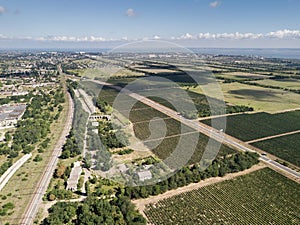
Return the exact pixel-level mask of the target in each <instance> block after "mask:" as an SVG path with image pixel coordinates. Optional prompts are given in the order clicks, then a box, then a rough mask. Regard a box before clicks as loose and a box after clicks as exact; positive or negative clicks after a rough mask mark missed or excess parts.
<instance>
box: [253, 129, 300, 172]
mask: <svg viewBox="0 0 300 225" xmlns="http://www.w3.org/2000/svg"><path fill="white" fill-rule="evenodd" d="M252 145H253V146H255V147H258V148H261V149H263V150H264V151H266V152H269V153H271V154H273V155H276V156H278V157H279V158H281V159H284V160H286V161H288V162H291V163H293V164H294V165H296V166H299V167H300V154H299V146H300V134H299V133H297V134H292V135H288V136H283V137H278V138H273V139H270V140H265V141H260V142H255V143H252Z"/></svg>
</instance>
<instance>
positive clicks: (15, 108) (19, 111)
mask: <svg viewBox="0 0 300 225" xmlns="http://www.w3.org/2000/svg"><path fill="white" fill-rule="evenodd" d="M25 110H26V105H24V104H19V105H3V106H1V107H0V128H5V127H10V126H15V125H16V124H17V122H18V120H20V119H21V118H22V116H23V114H24V112H25Z"/></svg>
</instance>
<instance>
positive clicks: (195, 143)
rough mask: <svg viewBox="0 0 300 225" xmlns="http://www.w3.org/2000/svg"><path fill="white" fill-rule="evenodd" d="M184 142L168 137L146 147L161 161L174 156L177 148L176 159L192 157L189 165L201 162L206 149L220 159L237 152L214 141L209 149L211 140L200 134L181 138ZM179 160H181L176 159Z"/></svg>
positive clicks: (152, 142) (147, 143)
mask: <svg viewBox="0 0 300 225" xmlns="http://www.w3.org/2000/svg"><path fill="white" fill-rule="evenodd" d="M181 138H182V140H181V141H180V142H179V140H180V137H179V136H178V137H166V138H164V139H163V140H157V141H149V142H146V146H148V147H149V148H151V149H152V152H154V154H155V155H157V156H158V157H159V158H160V159H166V158H167V157H170V156H171V154H174V151H175V149H176V147H178V148H179V149H180V151H179V152H177V153H176V157H180V156H181V154H182V158H184V157H185V156H186V155H187V154H188V155H190V159H189V161H188V164H194V163H197V162H200V160H201V157H202V156H203V153H204V151H205V150H206V148H207V149H208V152H210V153H213V152H216V153H218V154H217V155H218V157H222V156H225V155H228V154H232V153H234V152H235V151H234V150H233V149H231V148H229V147H227V146H225V145H221V146H220V145H219V143H218V142H217V141H214V140H212V143H211V144H210V145H209V147H207V145H208V140H209V138H208V137H207V136H205V135H203V134H200V133H193V134H186V135H183V136H181ZM176 160H179V159H176Z"/></svg>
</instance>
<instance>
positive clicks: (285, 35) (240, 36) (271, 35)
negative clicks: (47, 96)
mask: <svg viewBox="0 0 300 225" xmlns="http://www.w3.org/2000/svg"><path fill="white" fill-rule="evenodd" d="M162 39H163V40H174V41H176V40H187V41H188V40H194V41H195V40H271V39H272V40H294V39H299V40H300V30H288V29H285V30H278V31H273V32H268V33H265V34H262V33H240V32H235V33H199V34H197V35H193V34H190V33H186V34H184V35H181V36H178V37H170V38H161V37H160V36H159V35H154V36H153V37H144V38H131V39H129V38H128V37H122V38H117V39H112V38H108V39H107V38H104V37H101V36H81V37H77V36H44V37H33V36H20V37H12V36H6V35H5V34H0V41H1V40H31V41H40V42H95V43H96V42H114V41H123V42H124V41H126V42H127V41H140V40H145V41H146V40H162Z"/></svg>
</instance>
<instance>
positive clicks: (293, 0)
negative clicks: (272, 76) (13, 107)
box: [0, 0, 300, 47]
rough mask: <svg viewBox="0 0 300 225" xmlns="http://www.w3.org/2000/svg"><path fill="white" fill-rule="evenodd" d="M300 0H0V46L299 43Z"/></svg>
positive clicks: (230, 45) (210, 45) (259, 45)
mask: <svg viewBox="0 0 300 225" xmlns="http://www.w3.org/2000/svg"><path fill="white" fill-rule="evenodd" d="M299 10H300V1H299V0H220V1H219V0H151V1H150V0H85V1H84V0H51V1H50V0H0V47H6V46H7V47H10V46H12V45H17V46H21V45H22V44H23V45H29V46H32V45H36V46H40V45H42V46H47V45H49V47H51V46H54V45H62V43H64V44H67V46H78V45H79V44H80V43H81V44H82V43H86V42H93V43H94V44H95V45H97V46H98V45H99V46H100V45H103V46H106V45H109V44H112V43H113V42H125V41H129V40H142V39H145V38H146V39H164V40H172V41H175V42H180V43H183V44H184V45H190V46H195V47H264V46H266V47H272V46H273V47H300V41H299V40H300V23H299V21H300V13H299Z"/></svg>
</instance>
